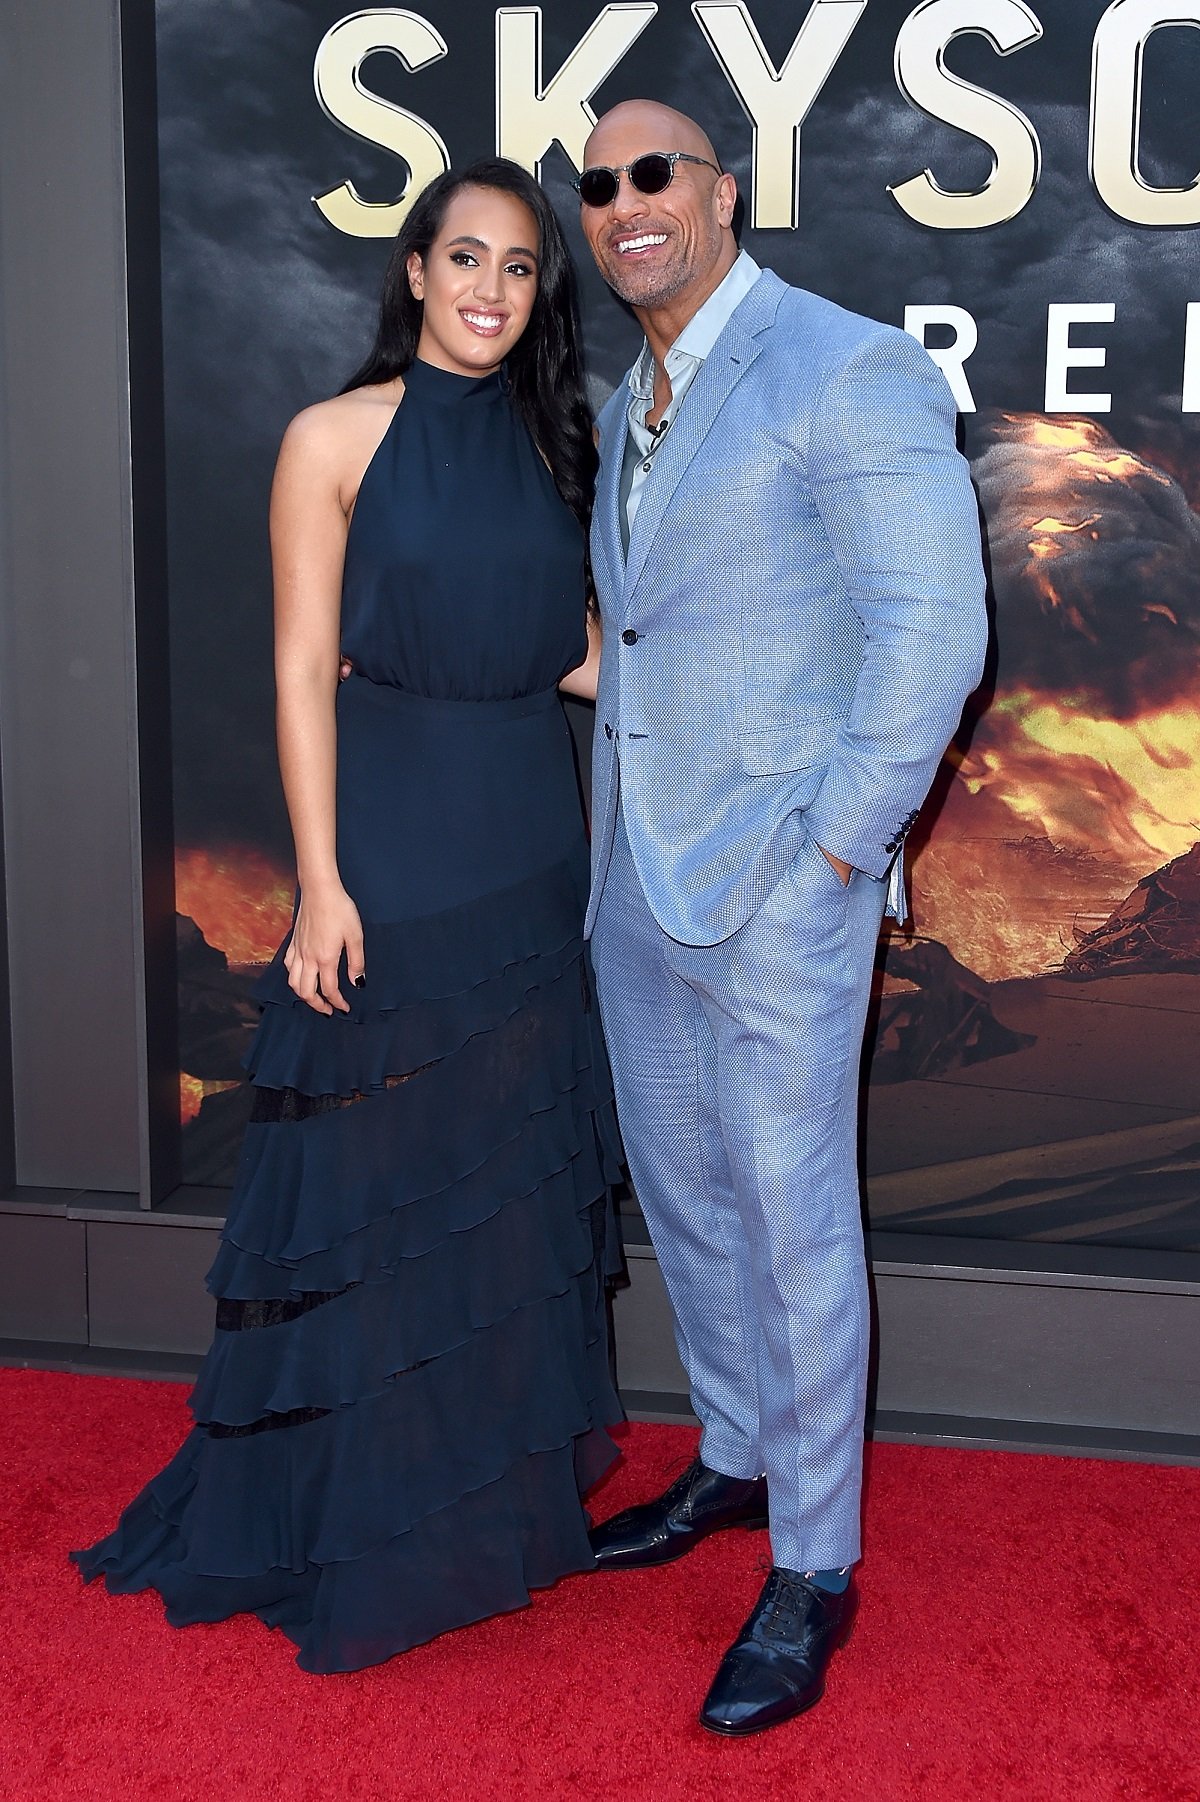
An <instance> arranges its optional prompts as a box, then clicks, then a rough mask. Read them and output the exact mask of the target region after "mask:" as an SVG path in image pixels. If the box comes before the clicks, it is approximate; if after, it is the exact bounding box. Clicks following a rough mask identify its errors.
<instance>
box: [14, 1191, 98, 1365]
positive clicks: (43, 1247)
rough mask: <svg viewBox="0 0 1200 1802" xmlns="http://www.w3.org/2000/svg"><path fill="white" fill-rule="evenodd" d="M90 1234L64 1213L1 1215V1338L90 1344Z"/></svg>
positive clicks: (62, 1343)
mask: <svg viewBox="0 0 1200 1802" xmlns="http://www.w3.org/2000/svg"><path fill="white" fill-rule="evenodd" d="M86 1230H87V1229H86V1228H85V1227H84V1224H83V1222H82V1221H81V1220H67V1219H65V1218H64V1217H63V1216H61V1215H57V1216H56V1215H38V1214H3V1215H0V1339H44V1340H50V1341H54V1342H57V1343H58V1344H60V1345H86V1344H87V1336H88V1296H87V1248H86V1243H85V1234H86Z"/></svg>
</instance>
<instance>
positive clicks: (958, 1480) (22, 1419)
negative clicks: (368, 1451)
mask: <svg viewBox="0 0 1200 1802" xmlns="http://www.w3.org/2000/svg"><path fill="white" fill-rule="evenodd" d="M184 1394H185V1391H184V1390H183V1389H182V1388H181V1387H179V1386H177V1385H174V1384H159V1383H132V1382H121V1381H115V1380H110V1379H106V1378H97V1377H69V1376H57V1375H52V1374H48V1373H45V1372H36V1371H28V1372H26V1371H0V1398H2V1399H3V1402H4V1408H3V1421H4V1427H3V1435H2V1438H0V1470H2V1472H3V1496H2V1500H0V1523H2V1526H0V1534H2V1537H0V1544H2V1546H3V1558H2V1560H0V1584H2V1586H3V1591H4V1595H3V1609H2V1614H0V1620H2V1623H3V1626H2V1643H0V1682H2V1684H3V1688H2V1690H0V1795H2V1796H4V1797H5V1798H19V1799H20V1802H26V1799H29V1802H34V1799H36V1802H57V1799H58V1798H71V1799H72V1802H75V1799H76V1798H78V1799H80V1802H84V1799H87V1798H92V1797H97V1798H105V1799H106V1802H107V1799H108V1798H120V1799H121V1802H143V1799H144V1798H187V1799H189V1802H190V1799H191V1798H196V1799H197V1802H199V1799H200V1798H204V1799H206V1802H207V1799H208V1798H213V1799H214V1802H242V1799H243V1798H259V1797H262V1798H272V1799H276V1798H278V1799H279V1802H298V1799H301V1798H313V1799H314V1802H316V1799H318V1798H320V1799H322V1802H325V1799H334V1798H342V1797H354V1798H364V1799H367V1802H374V1799H375V1798H379V1799H381V1802H382V1799H383V1798H387V1799H389V1802H391V1799H393V1798H421V1799H424V1798H432V1797H438V1798H440V1797H446V1798H460V1797H461V1798H469V1799H470V1802H484V1799H485V1798H487V1799H490V1798H493V1797H495V1798H526V1797H560V1796H561V1797H589V1798H590V1797H601V1798H632V1799H637V1802H640V1799H641V1798H643V1797H644V1798H650V1799H652V1802H676V1799H679V1802H682V1799H683V1798H687V1799H688V1802H709V1799H710V1798H713V1799H715V1798H718V1797H720V1798H730V1799H731V1802H753V1799H756V1798H762V1797H780V1798H787V1802H826V1799H833V1798H837V1799H838V1802H844V1799H846V1802H902V1799H904V1802H907V1798H914V1799H915V1798H920V1799H921V1802H943V1798H947V1799H948V1798H953V1799H954V1802H962V1799H963V1798H967V1799H968V1802H996V1799H1002V1798H1020V1799H1021V1802H1037V1799H1040V1798H1046V1799H1047V1802H1051V1799H1052V1802H1073V1799H1075V1798H1078V1799H1079V1802H1107V1799H1108V1798H1117V1797H1120V1798H1137V1799H1140V1798H1155V1799H1158V1798H1165V1799H1168V1802H1196V1799H1197V1798H1200V1726H1198V1718H1200V1630H1198V1629H1200V1618H1198V1609H1197V1603H1196V1592H1197V1575H1198V1571H1200V1558H1198V1556H1197V1554H1198V1552H1200V1471H1196V1470H1177V1469H1162V1468H1155V1467H1151V1466H1145V1465H1130V1464H1103V1463H1098V1462H1084V1461H1079V1460H1074V1459H1054V1458H1032V1457H1017V1456H1005V1455H1001V1454H996V1453H990V1452H953V1451H930V1450H923V1449H919V1448H910V1447H898V1446H880V1447H877V1448H876V1449H875V1450H874V1452H873V1453H872V1455H871V1458H870V1481H869V1491H868V1506H867V1527H868V1555H867V1559H866V1562H865V1564H864V1566H863V1573H862V1581H861V1593H862V1612H861V1615H860V1617H859V1623H858V1627H857V1630H856V1632H855V1635H854V1638H853V1639H852V1640H851V1642H850V1645H849V1647H848V1648H847V1650H846V1651H845V1652H844V1653H842V1654H841V1655H840V1656H839V1657H838V1658H837V1659H835V1661H834V1664H833V1668H832V1671H831V1675H830V1680H829V1689H828V1693H827V1695H826V1697H825V1700H824V1701H823V1702H822V1703H821V1705H820V1706H819V1707H818V1708H817V1709H816V1710H815V1711H814V1712H813V1713H811V1714H809V1715H807V1716H806V1717H804V1718H803V1719H802V1720H800V1721H797V1722H793V1723H792V1724H790V1725H789V1726H787V1727H785V1728H781V1729H777V1730H776V1731H775V1732H773V1733H769V1734H766V1735H764V1736H762V1737H761V1738H759V1739H756V1740H752V1741H746V1742H728V1741H723V1740H720V1739H716V1738H714V1737H713V1736H711V1735H709V1734H706V1733H705V1732H703V1730H702V1729H701V1728H700V1727H699V1726H697V1724H696V1721H695V1711H696V1707H697V1705H698V1703H699V1701H700V1700H701V1697H702V1695H703V1692H704V1689H705V1688H706V1686H707V1682H708V1677H709V1674H710V1672H711V1670H712V1668H713V1667H714V1665H715V1663H716V1660H717V1658H718V1656H719V1655H720V1653H721V1651H722V1650H723V1649H724V1646H725V1643H726V1641H727V1640H728V1639H729V1638H730V1637H731V1636H732V1634H733V1632H734V1631H735V1629H736V1628H737V1626H738V1625H739V1624H740V1622H741V1620H742V1618H743V1616H744V1614H745V1613H746V1611H747V1609H748V1608H749V1605H750V1603H751V1602H752V1600H753V1598H754V1596H755V1595H756V1594H757V1591H758V1588H759V1585H760V1583H761V1580H762V1578H761V1573H760V1570H759V1568H758V1565H759V1561H760V1560H761V1559H762V1558H763V1556H764V1554H765V1550H766V1540H765V1537H764V1536H763V1535H762V1534H750V1533H735V1534H726V1535H724V1536H722V1537H721V1538H719V1539H716V1540H712V1541H710V1542H709V1543H708V1544H707V1545H704V1546H702V1547H701V1548H700V1549H699V1550H698V1551H697V1552H696V1553H695V1554H694V1555H693V1556H692V1557H691V1558H688V1559H686V1560H684V1561H683V1562H681V1563H679V1564H677V1565H674V1566H672V1567H671V1568H669V1569H666V1570H661V1571H649V1572H645V1573H642V1574H640V1575H636V1576H626V1577H623V1578H622V1577H616V1576H604V1577H601V1576H595V1577H578V1578H574V1579H572V1580H570V1581H569V1582H566V1583H562V1584H560V1585H559V1587H558V1588H557V1589H555V1590H553V1591H551V1592H549V1593H546V1594H544V1595H541V1596H539V1597H538V1599H537V1601H536V1602H535V1604H534V1606H533V1607H532V1608H531V1609H527V1610H525V1611H524V1612H523V1613H521V1614H518V1615H510V1616H508V1617H506V1618H505V1619H502V1620H496V1621H490V1622H488V1623H486V1624H484V1625H483V1626H480V1627H472V1628H468V1629H467V1630H466V1631H464V1632H460V1633H454V1634H450V1635H448V1636H447V1637H446V1638H444V1639H441V1640H439V1641H437V1642H436V1643H435V1644H434V1645H432V1646H428V1647H425V1648H423V1649H421V1650H418V1651H415V1652H410V1653H408V1654H406V1655H405V1656H404V1657H402V1658H399V1659H395V1660H393V1661H392V1663H391V1664H389V1665H386V1666H384V1667H382V1668H379V1669H375V1670H370V1671H364V1672H361V1673H359V1674H357V1675H354V1676H342V1677H309V1676H305V1675H304V1674H303V1673H302V1672H300V1671H298V1670H297V1669H296V1667H295V1665H294V1664H293V1663H292V1659H291V1648H290V1646H289V1645H288V1643H287V1642H286V1641H285V1640H284V1639H283V1637H282V1636H281V1635H279V1634H276V1633H272V1632H270V1631H268V1630H267V1629H266V1628H265V1627H263V1626H261V1625H260V1624H259V1622H257V1621H256V1620H248V1619H239V1620H235V1621H231V1622H228V1623H226V1624H224V1625H221V1626H215V1627H190V1628H188V1629H187V1630H186V1631H184V1632H176V1631H174V1630H173V1629H171V1628H170V1627H168V1626H167V1625H166V1624H165V1622H164V1621H163V1618H162V1613H161V1608H160V1605H159V1603H158V1601H157V1598H156V1597H154V1596H153V1595H144V1596H133V1597H115V1598H114V1597H109V1596H108V1595H106V1594H105V1592H104V1590H103V1588H102V1587H101V1586H99V1585H93V1586H92V1587H91V1588H89V1589H84V1588H83V1587H82V1586H81V1584H80V1581H79V1579H78V1577H77V1575H76V1573H75V1571H74V1569H73V1568H71V1567H68V1565H67V1562H66V1554H67V1551H68V1549H69V1548H70V1547H72V1546H77V1545H81V1544H84V1543H86V1542H87V1541H88V1540H91V1539H93V1538H95V1537H97V1536H98V1535H99V1534H100V1533H101V1532H103V1531H106V1530H107V1529H108V1528H109V1527H110V1526H111V1524H112V1522H113V1519H114V1517H115V1515H116V1513H117V1510H118V1507H119V1506H120V1505H121V1504H122V1503H123V1502H124V1501H126V1500H127V1499H128V1497H129V1496H130V1495H131V1494H132V1493H133V1491H134V1490H135V1489H136V1488H137V1487H138V1486H139V1485H140V1484H141V1483H142V1482H143V1481H144V1480H145V1479H146V1478H147V1477H149V1476H150V1475H151V1473H152V1472H153V1471H154V1470H155V1469H156V1468H157V1466H158V1465H159V1464H161V1463H162V1462H163V1461H164V1460H165V1459H166V1458H167V1457H168V1456H169V1454H170V1453H171V1452H172V1451H173V1450H174V1448H175V1446H176V1444H177V1442H178V1440H179V1437H180V1435H181V1434H182V1432H183V1430H184V1426H185V1412H184ZM693 1443H694V1435H693V1434H692V1433H690V1432H689V1431H687V1430H686V1429H684V1428H681V1427H633V1428H631V1429H630V1430H629V1435H628V1438H627V1440H626V1441H625V1444H626V1450H627V1454H628V1455H627V1458H626V1461H625V1463H624V1465H623V1467H622V1468H621V1469H620V1471H618V1473H617V1474H616V1475H615V1476H614V1477H613V1478H612V1479H611V1480H610V1482H609V1483H608V1485H607V1486H606V1489H605V1491H604V1492H603V1494H602V1496H601V1497H600V1499H599V1504H598V1507H597V1513H598V1514H607V1513H609V1512H611V1511H612V1510H613V1509H614V1508H616V1507H617V1506H619V1505H624V1504H625V1503H626V1502H628V1501H629V1500H631V1499H636V1498H638V1497H641V1496H643V1495H647V1494H650V1493H652V1492H653V1491H654V1490H655V1489H656V1488H657V1487H659V1486H660V1485H661V1483H662V1482H663V1480H664V1479H665V1478H666V1477H667V1476H669V1475H672V1474H674V1472H675V1471H676V1469H677V1468H678V1467H679V1466H680V1465H681V1464H682V1463H683V1462H684V1461H685V1460H686V1458H687V1457H688V1455H689V1454H690V1450H691V1447H692V1445H693Z"/></svg>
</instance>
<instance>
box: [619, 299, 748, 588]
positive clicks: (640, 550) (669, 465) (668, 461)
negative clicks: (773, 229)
mask: <svg viewBox="0 0 1200 1802" xmlns="http://www.w3.org/2000/svg"><path fill="white" fill-rule="evenodd" d="M783 292H784V283H783V282H781V281H780V280H779V278H778V276H776V275H774V274H773V273H772V272H771V271H770V270H764V272H763V274H762V275H761V277H760V278H759V280H758V281H757V282H756V283H755V285H754V287H753V288H751V290H750V292H749V294H747V295H746V297H745V299H744V300H743V301H742V303H741V305H740V306H739V307H737V308H736V309H735V311H734V313H733V317H732V318H731V319H730V320H729V323H728V324H727V325H726V327H725V329H724V330H723V331H722V333H721V335H720V337H719V338H718V339H717V341H716V343H715V344H714V345H713V347H712V350H711V351H710V352H709V354H708V356H707V357H706V358H705V360H704V366H703V368H702V369H700V370H699V371H698V372H697V374H696V376H695V377H694V378H693V381H692V385H691V387H690V388H689V389H688V392H687V396H686V398H685V400H684V403H683V405H682V407H681V408H680V409H679V414H678V416H677V418H676V420H675V423H674V424H673V425H672V427H671V429H670V431H669V432H668V433H667V435H666V438H665V440H664V442H663V444H662V447H661V449H659V450H657V451H656V452H655V454H654V462H655V467H654V471H653V474H652V475H651V476H650V478H649V480H648V481H647V483H646V486H645V488H644V489H643V490H642V498H641V502H640V504H639V506H638V510H637V517H636V518H635V520H634V522H633V531H632V533H631V534H630V539H629V556H628V558H627V559H626V563H625V601H626V604H628V602H629V601H630V600H631V599H632V597H633V593H634V591H635V589H636V588H637V584H638V581H639V579H640V577H641V574H642V570H643V569H644V568H645V564H646V558H647V556H648V554H649V551H650V546H651V545H652V543H653V542H654V536H655V533H656V532H657V531H658V528H659V526H660V525H661V524H662V521H663V517H664V515H665V514H666V511H667V508H668V507H669V506H670V504H671V501H672V499H673V498H674V495H675V491H676V489H677V488H678V487H679V484H680V482H681V481H682V480H683V478H684V476H685V475H686V474H687V471H688V466H689V465H690V463H691V461H692V459H693V457H695V455H696V453H697V451H698V450H699V449H700V446H701V445H702V444H703V443H704V440H705V438H706V437H707V436H708V433H709V431H710V429H711V427H712V425H713V422H714V421H715V419H716V417H717V415H718V413H719V412H720V411H721V408H722V407H723V406H724V405H725V402H726V401H727V400H728V398H729V396H730V395H731V394H732V393H733V390H734V389H735V388H736V387H737V385H738V383H739V382H740V381H741V379H742V377H743V376H744V375H745V374H746V371H747V370H748V369H749V368H750V366H751V364H752V363H753V362H754V361H755V359H756V357H757V356H758V354H759V352H760V350H761V348H762V345H761V342H760V337H759V335H760V334H761V333H762V332H764V331H765V330H766V329H767V327H768V326H769V325H770V324H771V323H772V321H773V320H774V318H775V314H776V312H777V311H778V308H779V302H780V298H781V296H782V294H783ZM608 461H609V463H610V464H612V463H614V462H615V464H616V477H617V479H619V474H620V455H619V454H618V455H617V456H616V457H615V458H614V456H613V454H612V451H611V450H610V452H609V456H608ZM614 524H616V521H615V510H614ZM618 542H619V541H618ZM618 567H619V565H618Z"/></svg>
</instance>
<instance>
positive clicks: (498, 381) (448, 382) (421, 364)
mask: <svg viewBox="0 0 1200 1802" xmlns="http://www.w3.org/2000/svg"><path fill="white" fill-rule="evenodd" d="M402 379H403V381H404V387H405V390H406V391H408V390H412V391H415V392H416V393H417V394H419V395H420V396H421V397H422V399H428V400H431V401H435V402H438V403H439V404H441V405H444V406H456V405H461V404H462V403H463V402H465V401H474V400H492V399H495V400H498V399H499V398H500V396H501V394H502V393H503V377H502V374H501V371H500V370H499V369H489V370H488V372H487V373H486V375H458V374H456V373H455V371H454V370H452V369H442V368H440V367H439V366H438V364H436V363H427V362H425V360H424V359H423V358H422V357H416V358H415V359H414V360H413V362H411V363H410V364H409V366H408V368H407V369H406V370H405V371H404V376H403V378H402Z"/></svg>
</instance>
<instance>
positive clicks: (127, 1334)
mask: <svg viewBox="0 0 1200 1802" xmlns="http://www.w3.org/2000/svg"><path fill="white" fill-rule="evenodd" d="M87 1235H88V1283H89V1311H90V1316H91V1343H92V1344H93V1345H116V1346H124V1347H129V1348H131V1349H134V1350H138V1351H158V1352H203V1351H206V1350H207V1349H208V1344H209V1341H210V1339H211V1338H212V1332H213V1301H212V1297H211V1296H210V1295H209V1294H208V1292H207V1290H206V1289H205V1287H204V1275H205V1272H206V1271H207V1269H208V1267H209V1265H210V1264H211V1263H212V1261H213V1258H214V1256H215V1255H216V1249H217V1235H216V1233H215V1232H214V1231H213V1230H212V1229H211V1228H209V1227H197V1228H191V1227H185V1226H158V1225H153V1224H151V1223H150V1222H149V1221H147V1222H146V1223H144V1224H143V1223H142V1222H141V1221H138V1222H137V1223H136V1224H133V1225H129V1226H116V1225H113V1224H112V1223H111V1222H108V1221H105V1222H103V1223H101V1222H92V1223H89V1225H88V1228H87Z"/></svg>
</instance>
